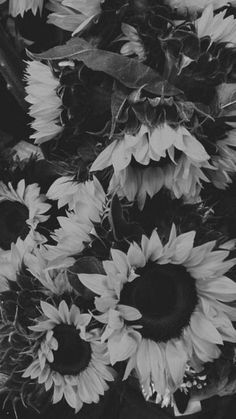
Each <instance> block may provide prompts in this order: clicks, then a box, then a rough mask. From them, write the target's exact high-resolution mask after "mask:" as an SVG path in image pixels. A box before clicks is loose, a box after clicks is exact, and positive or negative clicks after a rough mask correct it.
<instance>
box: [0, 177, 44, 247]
mask: <svg viewBox="0 0 236 419" xmlns="http://www.w3.org/2000/svg"><path fill="white" fill-rule="evenodd" d="M45 200H46V197H45V196H44V195H42V194H41V193H40V188H39V186H38V184H37V183H33V184H31V185H26V184H25V180H24V179H22V180H20V181H19V182H18V184H17V187H16V189H14V188H13V186H12V184H11V183H8V185H6V184H5V183H3V182H0V214H1V217H0V218H1V240H0V246H1V247H2V248H3V249H4V250H9V249H10V247H11V243H13V242H16V240H17V238H18V237H21V238H22V239H26V238H27V237H28V235H29V234H30V235H32V234H33V235H34V237H35V242H37V241H38V240H39V241H43V239H44V238H43V237H42V236H41V235H40V234H39V233H37V232H36V231H35V230H36V228H37V225H38V224H39V223H43V222H45V221H47V220H48V218H49V216H48V215H45V213H46V212H47V211H48V210H49V209H50V208H51V205H50V204H48V203H46V202H45Z"/></svg>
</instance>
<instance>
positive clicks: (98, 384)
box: [23, 300, 114, 412]
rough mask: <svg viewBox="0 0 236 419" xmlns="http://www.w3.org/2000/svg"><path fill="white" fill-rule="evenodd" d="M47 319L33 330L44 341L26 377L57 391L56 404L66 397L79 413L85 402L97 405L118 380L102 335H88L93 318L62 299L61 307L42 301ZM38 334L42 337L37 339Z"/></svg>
mask: <svg viewBox="0 0 236 419" xmlns="http://www.w3.org/2000/svg"><path fill="white" fill-rule="evenodd" d="M41 309H42V314H43V318H42V319H38V324H36V325H35V326H30V327H29V329H30V330H32V331H34V332H36V334H35V339H38V336H40V339H41V342H40V345H39V348H38V352H37V353H36V354H35V358H34V360H33V362H32V363H31V364H30V365H29V366H28V367H27V368H26V370H25V371H24V373H23V378H30V379H31V380H37V382H38V383H39V384H43V385H44V386H45V390H46V391H48V390H49V389H51V388H52V389H53V398H52V402H53V403H54V404H55V403H58V402H59V401H60V400H61V399H62V398H63V397H64V398H65V400H66V402H67V403H68V404H69V405H70V406H71V407H72V408H73V409H75V411H76V412H78V411H79V410H80V409H81V407H82V405H83V403H97V402H98V401H99V396H100V395H103V394H104V392H105V391H106V390H107V389H108V385H107V383H106V381H112V380H113V379H114V372H113V370H112V369H111V368H110V367H109V366H108V364H109V356H108V353H107V348H106V345H105V344H104V343H101V342H99V332H98V331H97V330H92V331H91V332H89V333H87V332H86V326H87V325H88V324H89V322H90V320H91V315H89V314H82V313H81V312H80V309H79V308H78V307H77V306H75V305H74V304H72V305H71V307H70V309H69V307H68V306H67V304H66V302H65V301H64V300H62V301H61V302H60V304H59V307H58V308H56V307H54V306H53V305H51V304H49V303H47V302H45V301H42V302H41ZM37 335H38V336H37Z"/></svg>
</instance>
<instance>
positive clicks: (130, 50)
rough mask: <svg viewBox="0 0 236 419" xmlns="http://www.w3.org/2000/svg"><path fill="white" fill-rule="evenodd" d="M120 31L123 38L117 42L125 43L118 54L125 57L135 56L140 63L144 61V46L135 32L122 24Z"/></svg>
mask: <svg viewBox="0 0 236 419" xmlns="http://www.w3.org/2000/svg"><path fill="white" fill-rule="evenodd" d="M121 30H122V33H123V35H124V36H122V37H121V38H119V39H118V40H119V41H121V40H122V41H127V42H126V43H125V44H124V45H123V46H122V48H121V50H120V53H121V54H122V55H125V56H136V57H138V59H139V60H140V61H145V59H146V53H145V49H144V45H143V43H142V41H141V39H140V37H139V35H138V32H137V30H136V29H135V28H134V27H133V26H131V25H128V24H127V23H122V25H121Z"/></svg>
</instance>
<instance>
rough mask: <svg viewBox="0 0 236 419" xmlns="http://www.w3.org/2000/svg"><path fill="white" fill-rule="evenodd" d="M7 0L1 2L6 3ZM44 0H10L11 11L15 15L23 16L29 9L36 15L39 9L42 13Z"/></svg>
mask: <svg viewBox="0 0 236 419" xmlns="http://www.w3.org/2000/svg"><path fill="white" fill-rule="evenodd" d="M5 1H6V0H1V1H0V4H1V3H4V2H5ZM43 2H44V0H20V1H19V0H9V13H10V15H12V16H13V17H16V16H18V15H21V16H22V17H23V15H24V13H25V12H28V11H29V10H31V11H32V13H33V14H34V15H36V13H37V11H38V10H39V12H40V13H42V10H43Z"/></svg>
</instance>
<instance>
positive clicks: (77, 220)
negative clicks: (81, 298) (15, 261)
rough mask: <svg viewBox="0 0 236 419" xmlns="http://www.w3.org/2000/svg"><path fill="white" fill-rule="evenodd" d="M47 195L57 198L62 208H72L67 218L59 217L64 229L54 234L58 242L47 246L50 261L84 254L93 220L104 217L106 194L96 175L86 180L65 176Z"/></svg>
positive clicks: (46, 255)
mask: <svg viewBox="0 0 236 419" xmlns="http://www.w3.org/2000/svg"><path fill="white" fill-rule="evenodd" d="M62 193H63V198H62ZM47 195H48V197H50V198H51V199H55V200H56V199H57V200H58V206H59V207H61V206H63V205H66V204H67V205H68V207H69V210H68V211H67V214H66V217H58V218H57V220H58V223H59V225H60V228H58V229H56V230H55V231H54V232H53V234H52V238H53V240H54V241H55V242H56V245H55V246H53V245H47V246H46V252H45V257H46V258H47V259H48V260H50V261H53V260H56V259H57V260H60V261H61V263H64V262H63V261H66V258H67V257H71V256H74V255H76V254H78V253H80V252H81V251H82V250H83V249H84V246H85V242H89V241H90V233H91V232H92V230H93V227H94V224H93V223H94V222H100V220H101V214H102V212H103V207H104V205H105V199H106V196H105V193H104V190H103V188H102V186H101V184H100V182H99V181H98V179H97V178H96V177H95V176H94V178H93V180H89V181H87V182H84V183H75V182H73V181H71V179H70V178H69V177H68V178H67V177H62V178H60V179H58V180H57V181H55V182H54V183H53V184H52V186H51V187H50V189H49V191H48V194H47Z"/></svg>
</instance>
